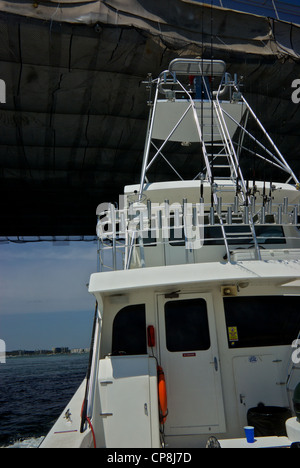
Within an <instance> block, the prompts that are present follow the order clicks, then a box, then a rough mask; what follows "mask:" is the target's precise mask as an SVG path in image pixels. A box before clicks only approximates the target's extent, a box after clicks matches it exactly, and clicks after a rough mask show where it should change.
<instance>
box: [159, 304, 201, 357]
mask: <svg viewBox="0 0 300 468" xmlns="http://www.w3.org/2000/svg"><path fill="white" fill-rule="evenodd" d="M165 324H166V343H167V349H168V350H169V351H171V352H176V351H201V350H207V349H209V348H210V336H209V327H208V317H207V306H206V301H205V300H204V299H202V298H198V299H187V300H178V301H169V302H167V303H166V304H165Z"/></svg>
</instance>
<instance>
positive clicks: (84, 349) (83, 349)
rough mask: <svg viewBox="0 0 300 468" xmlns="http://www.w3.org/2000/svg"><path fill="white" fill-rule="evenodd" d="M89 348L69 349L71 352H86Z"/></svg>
mask: <svg viewBox="0 0 300 468" xmlns="http://www.w3.org/2000/svg"><path fill="white" fill-rule="evenodd" d="M89 351H90V350H89V348H73V349H71V353H72V354H83V353H88V352H89Z"/></svg>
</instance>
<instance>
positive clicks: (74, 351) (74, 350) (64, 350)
mask: <svg viewBox="0 0 300 468" xmlns="http://www.w3.org/2000/svg"><path fill="white" fill-rule="evenodd" d="M89 351H90V350H89V348H72V349H69V348H53V349H51V350H50V349H41V350H35V351H28V350H20V349H18V350H13V351H7V352H6V357H7V358H11V357H24V356H27V357H30V356H47V355H48V356H57V355H66V354H72V355H73V354H86V353H89Z"/></svg>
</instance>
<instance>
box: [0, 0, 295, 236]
mask: <svg viewBox="0 0 300 468" xmlns="http://www.w3.org/2000/svg"><path fill="white" fill-rule="evenodd" d="M212 55H213V56H214V58H215V59H220V60H224V61H225V62H226V64H227V69H228V71H230V72H231V73H238V74H239V76H240V75H242V76H243V77H244V81H243V83H244V89H243V90H244V93H245V95H246V97H247V98H248V100H249V101H250V103H251V104H252V105H253V107H254V108H255V110H256V111H257V113H258V114H260V115H261V114H262V119H263V123H264V124H265V126H266V127H267V129H268V130H269V131H270V133H271V135H272V136H273V137H274V139H275V141H276V143H277V144H278V146H279V147H280V149H281V151H282V152H283V153H284V155H285V156H286V158H287V160H288V161H289V162H290V164H291V165H292V166H293V168H294V169H295V171H296V174H297V175H299V171H300V163H299V151H300V141H299V136H298V128H299V124H300V111H299V106H298V105H295V104H294V103H293V102H292V100H291V94H292V88H291V85H292V82H293V81H294V80H295V79H298V78H299V79H300V62H299V58H300V28H299V27H298V26H296V25H293V24H291V23H285V22H281V21H277V20H274V19H270V18H264V17H259V16H255V15H248V14H245V13H241V12H236V11H232V10H228V9H222V8H211V7H210V6H208V5H205V4H200V3H199V2H193V1H190V0H160V1H159V2H158V1H155V2H154V1H153V0H104V1H102V0H101V1H100V0H80V1H76V0H72V1H71V0H61V1H58V0H53V1H50V0H47V1H45V2H40V1H39V0H36V1H34V0H31V1H27V0H20V1H12V0H6V1H4V0H0V79H2V80H4V81H5V83H6V103H2V104H0V121H1V132H0V149H1V153H0V195H1V197H0V199H1V207H0V208H1V213H2V222H1V226H0V238H1V236H2V237H3V236H15V235H20V236H26V235H55V234H57V235H58V234H61V235H79V234H81V235H84V234H94V232H95V213H96V207H97V205H98V204H99V203H101V202H102V201H110V200H115V201H117V200H118V195H119V194H120V193H122V191H123V186H124V185H125V184H131V183H135V182H137V181H138V180H139V172H140V167H141V160H142V154H143V146H144V139H145V134H146V125H147V116H148V110H149V109H148V107H147V100H148V98H149V96H148V93H147V91H146V88H145V85H144V84H143V83H142V82H143V81H144V80H145V79H146V77H147V74H148V73H152V74H153V76H154V77H155V76H157V75H158V74H159V73H160V72H161V71H162V70H164V69H166V68H167V67H168V64H169V62H170V61H171V60H172V59H174V58H176V57H195V56H203V57H205V58H209V57H211V56H212ZM172 151H173V153H172V154H173V156H172V157H173V158H174V160H175V166H176V168H177V169H178V170H179V171H181V172H182V171H183V173H184V175H185V176H187V177H188V176H189V172H192V169H193V166H194V164H195V158H193V157H192V155H191V154H190V152H189V151H190V150H189V148H182V147H181V148H177V147H176V148H173V150H172ZM168 170H169V167H168V165H166V164H165V165H164V164H163V163H161V162H160V163H157V164H155V165H153V174H152V177H153V180H160V179H165V178H166V177H168ZM297 171H298V172H297Z"/></svg>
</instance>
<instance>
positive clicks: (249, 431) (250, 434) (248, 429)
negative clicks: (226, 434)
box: [244, 426, 254, 444]
mask: <svg viewBox="0 0 300 468" xmlns="http://www.w3.org/2000/svg"><path fill="white" fill-rule="evenodd" d="M244 431H245V435H246V439H247V442H248V444H253V442H254V427H253V426H245V427H244Z"/></svg>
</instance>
